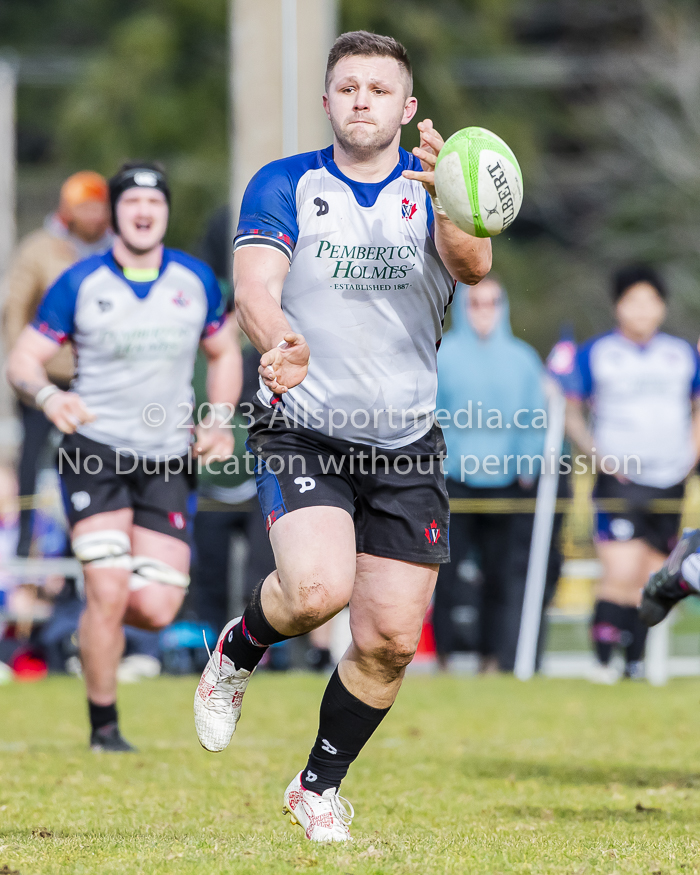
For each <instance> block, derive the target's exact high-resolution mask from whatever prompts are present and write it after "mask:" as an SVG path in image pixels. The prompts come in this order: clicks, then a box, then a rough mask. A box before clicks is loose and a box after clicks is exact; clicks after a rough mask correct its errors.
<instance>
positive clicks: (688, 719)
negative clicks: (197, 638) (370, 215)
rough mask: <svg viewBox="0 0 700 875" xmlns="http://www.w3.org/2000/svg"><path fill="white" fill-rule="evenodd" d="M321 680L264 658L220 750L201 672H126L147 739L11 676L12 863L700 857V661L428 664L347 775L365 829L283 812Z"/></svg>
mask: <svg viewBox="0 0 700 875" xmlns="http://www.w3.org/2000/svg"><path fill="white" fill-rule="evenodd" d="M323 684H324V682H323V680H322V679H320V678H317V677H311V676H303V675H288V676H279V675H278V676H275V675H263V674H261V675H260V676H259V677H256V678H255V680H254V682H253V684H252V686H251V688H250V691H249V692H248V695H247V696H246V703H245V709H244V715H243V720H242V722H241V725H240V727H239V730H238V733H237V734H236V737H235V739H234V741H233V742H232V744H231V746H230V748H229V749H228V750H227V751H225V752H224V753H222V754H218V755H213V754H207V753H206V752H204V751H203V750H202V749H201V748H200V747H199V745H198V743H197V740H196V736H195V733H194V727H193V723H192V713H191V700H192V696H193V693H194V685H195V680H194V679H193V678H186V679H174V678H161V679H158V680H155V681H151V682H146V683H142V684H141V685H139V686H134V687H124V688H122V691H121V714H122V724H123V729H124V732H125V735H127V737H128V738H129V739H130V740H131V741H132V742H133V743H134V744H137V745H138V746H139V748H140V753H138V754H136V755H132V756H124V755H121V756H119V755H117V756H114V755H112V756H109V755H95V754H91V753H89V752H88V751H87V750H86V734H87V726H86V720H85V713H84V712H85V706H84V702H83V698H82V689H81V686H80V683H79V682H77V681H75V680H72V679H69V678H54V679H50V680H48V681H46V682H43V683H41V684H37V685H31V686H20V685H11V686H5V687H0V873H1V872H3V871H5V870H4V867H5V866H6V867H7V869H8V870H9V871H15V870H16V871H19V872H20V873H21V875H39V873H40V875H53V873H70V875H77V873H99V875H108V873H120V875H124V873H149V875H150V873H167V875H181V873H188V875H189V873H197V875H216V873H224V872H226V873H236V875H239V873H253V872H255V873H265V875H268V873H270V875H275V873H282V872H284V873H287V872H290V873H291V872H308V873H314V875H315V873H319V875H320V873H334V875H335V873H340V875H348V873H352V875H370V873H372V875H374V873H382V875H383V873H396V875H408V873H416V875H418V873H420V875H425V873H460V875H461V873H482V872H483V873H510V872H523V873H569V875H584V873H611V875H612V873H627V872H635V873H663V875H666V873H684V875H688V873H691V872H698V871H699V869H700V681H698V680H684V681H675V682H673V683H672V684H670V685H669V686H668V687H666V688H664V689H652V688H650V687H648V686H647V685H645V684H631V683H626V684H621V685H619V686H617V687H613V688H607V687H594V686H592V685H589V684H587V683H585V682H583V681H580V682H579V681H555V680H545V679H537V680H535V681H533V682H531V683H529V684H521V683H519V682H518V681H515V680H513V679H512V678H501V677H495V678H494V677H487V678H462V677H440V678H433V677H426V676H414V677H411V678H409V679H408V681H407V682H406V684H405V686H404V689H403V690H402V693H401V696H400V697H399V701H398V702H397V704H396V706H395V707H394V709H393V710H392V711H391V712H390V714H389V716H388V717H387V719H386V720H385V722H384V724H383V725H382V727H381V728H380V730H379V731H378V732H377V734H376V735H375V737H374V738H373V739H372V740H371V741H370V743H369V745H368V746H367V748H366V749H365V751H364V753H363V755H362V757H361V759H360V760H358V762H357V763H356V764H355V766H354V767H353V769H352V771H351V773H350V775H349V776H348V778H347V780H346V782H345V783H344V785H343V792H344V794H345V795H346V796H347V797H348V798H349V799H350V800H351V801H352V802H353V804H354V806H355V809H356V812H357V814H356V818H355V822H354V825H353V835H354V838H355V841H354V842H353V843H352V845H335V846H332V847H326V846H312V845H311V844H310V843H308V842H307V841H306V840H305V839H304V837H303V833H302V832H301V830H300V829H299V828H298V827H291V826H290V825H289V822H288V819H285V818H283V817H282V815H281V805H282V793H283V791H284V788H285V786H286V784H287V782H288V781H289V780H290V779H291V778H292V777H293V775H294V774H295V772H296V771H297V770H298V769H300V768H301V767H302V766H303V765H304V763H305V761H306V754H307V752H308V747H309V745H310V743H311V741H312V739H313V737H314V735H315V731H316V714H317V709H318V703H319V700H320V696H321V692H322V689H323Z"/></svg>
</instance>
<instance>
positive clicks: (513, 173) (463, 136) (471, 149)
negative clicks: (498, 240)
mask: <svg viewBox="0 0 700 875" xmlns="http://www.w3.org/2000/svg"><path fill="white" fill-rule="evenodd" d="M435 189H436V191H437V196H438V200H439V201H440V204H441V205H442V207H443V209H444V210H445V212H446V213H447V215H448V217H449V218H450V221H452V222H453V223H454V224H455V225H456V226H457V227H458V228H461V229H462V231H466V232H467V234H471V235H472V236H473V237H495V236H496V235H497V234H500V233H501V232H502V231H505V230H506V228H507V227H508V226H509V225H510V224H511V223H512V222H513V220H514V219H515V217H516V216H517V215H518V212H519V211H520V206H521V204H522V202H523V175H522V173H521V172H520V166H519V164H518V161H517V159H516V157H515V155H514V154H513V152H512V150H511V148H510V147H509V146H508V145H507V144H506V143H504V142H503V140H502V139H501V138H500V137H497V136H496V134H493V133H491V131H487V130H486V129H485V128H476V127H471V128H463V129H462V130H461V131H457V133H456V134H452V136H451V137H450V138H449V140H448V141H447V142H446V143H445V145H444V146H443V147H442V149H441V150H440V154H439V155H438V158H437V161H436V163H435Z"/></svg>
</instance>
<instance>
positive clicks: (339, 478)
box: [255, 433, 357, 610]
mask: <svg viewBox="0 0 700 875" xmlns="http://www.w3.org/2000/svg"><path fill="white" fill-rule="evenodd" d="M266 450H269V453H268V455H266V457H265V460H264V461H260V462H259V464H258V466H257V467H256V472H255V479H256V484H257V488H258V498H259V500H260V508H261V510H262V515H263V519H264V520H265V524H266V527H267V530H268V532H269V536H270V544H271V546H272V550H273V553H274V556H275V564H276V568H277V575H278V577H279V584H280V586H281V588H282V590H283V592H284V593H285V595H286V596H288V597H289V598H290V600H291V601H292V602H295V601H296V600H297V596H298V599H299V601H300V602H302V603H303V602H305V601H307V600H311V601H313V602H318V603H320V604H318V607H319V608H322V607H324V606H325V603H326V602H327V597H328V598H330V599H331V601H332V602H333V603H334V604H335V608H334V609H336V610H340V608H342V607H343V605H344V604H346V603H347V601H348V599H349V598H350V593H351V592H352V585H353V581H354V579H355V554H356V552H357V548H356V534H355V525H354V521H353V514H354V494H353V489H352V485H351V483H350V481H349V478H348V477H347V476H346V475H345V474H344V472H343V471H342V470H341V471H340V473H329V471H331V470H333V468H332V467H330V462H331V460H332V456H331V451H330V450H329V449H328V448H327V447H325V445H324V444H323V443H321V442H320V441H319V442H318V443H317V444H313V445H311V444H310V443H309V441H308V439H307V440H304V441H302V440H300V439H299V438H298V436H296V435H294V434H293V433H292V434H289V433H286V434H283V435H279V436H274V440H273V441H271V443H270V446H269V447H266ZM335 461H338V460H337V459H336V460H335ZM324 469H325V470H324ZM341 469H342V463H341ZM336 603H337V604H336Z"/></svg>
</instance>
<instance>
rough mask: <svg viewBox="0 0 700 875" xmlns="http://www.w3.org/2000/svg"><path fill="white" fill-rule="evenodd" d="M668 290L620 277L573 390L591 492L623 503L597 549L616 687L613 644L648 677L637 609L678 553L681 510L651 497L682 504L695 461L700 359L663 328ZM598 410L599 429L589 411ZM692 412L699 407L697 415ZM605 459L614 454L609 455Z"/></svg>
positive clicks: (608, 675) (595, 631)
mask: <svg viewBox="0 0 700 875" xmlns="http://www.w3.org/2000/svg"><path fill="white" fill-rule="evenodd" d="M666 296H667V293H666V286H665V284H664V283H663V281H662V279H661V277H660V276H659V275H658V274H657V272H656V271H655V270H653V269H652V268H650V267H648V266H646V265H631V266H628V267H625V268H623V269H621V270H620V271H618V273H617V274H616V275H615V276H614V277H613V282H612V297H613V303H614V305H615V321H616V323H617V328H616V329H615V330H614V331H610V332H608V333H606V334H603V335H601V336H600V337H595V338H593V339H592V340H589V341H588V342H587V343H585V344H583V345H582V346H581V348H580V349H579V351H578V355H577V361H576V365H577V371H578V383H579V385H578V391H577V392H576V393H570V397H569V400H568V407H567V429H568V433H569V435H570V437H571V438H572V439H573V440H574V441H575V443H576V444H577V445H578V446H579V447H580V448H581V449H582V450H583V451H584V452H585V453H586V454H588V455H591V456H592V455H596V456H597V458H598V460H599V466H598V475H597V478H596V483H595V487H594V490H593V497H594V501H595V500H601V499H603V500H605V499H607V500H612V501H613V502H614V501H618V503H619V502H622V503H623V504H625V505H626V507H622V508H619V509H617V508H610V507H605V506H604V504H602V505H599V506H598V512H597V514H596V548H597V552H598V556H599V557H600V561H601V564H602V566H603V570H602V575H601V578H600V581H599V583H598V591H597V594H596V603H595V608H594V612H593V618H592V622H591V634H592V638H593V644H594V647H595V651H596V655H597V658H598V664H597V666H596V670H595V671H594V674H593V675H592V679H593V680H595V681H598V682H601V683H614V682H615V681H616V680H617V679H618V674H617V672H616V671H615V669H614V667H613V666H612V665H611V664H610V658H611V655H612V652H613V650H614V648H615V647H620V648H621V649H622V650H623V651H624V655H625V674H626V675H627V676H628V677H632V678H635V677H641V676H642V673H643V664H642V658H643V655H644V644H645V640H646V631H647V627H646V625H645V623H643V622H642V620H641V619H640V616H639V612H638V606H639V602H640V596H641V590H642V587H643V586H644V584H645V583H646V582H647V580H648V578H649V575H650V574H652V573H654V572H657V571H658V570H659V569H660V568H661V566H662V564H663V562H664V560H665V558H666V557H667V556H668V555H669V553H670V552H671V550H673V548H674V546H675V544H676V541H677V537H678V529H679V526H680V522H681V515H680V509H679V510H678V511H676V512H673V513H654V512H653V507H652V506H651V502H653V501H655V500H658V499H662V500H663V499H666V500H668V499H673V500H675V501H676V502H678V505H679V508H680V502H681V500H682V498H683V494H684V491H685V478H686V477H687V476H688V474H689V473H690V471H691V470H692V468H693V467H694V465H695V463H696V461H697V457H698V436H699V435H700V415H699V413H698V409H697V398H698V394H700V359H699V357H698V352H697V350H696V349H695V348H694V347H693V346H691V345H690V344H689V343H688V342H687V341H685V340H683V339H682V338H680V337H673V336H672V335H670V334H665V333H663V332H661V331H659V329H660V327H661V325H662V324H663V322H664V320H665V318H666ZM584 405H587V406H588V407H589V408H590V410H591V412H592V427H591V428H589V427H588V425H587V424H586V421H585V419H584V416H583V411H584ZM694 410H695V413H694V412H693V411H694ZM606 457H607V458H606Z"/></svg>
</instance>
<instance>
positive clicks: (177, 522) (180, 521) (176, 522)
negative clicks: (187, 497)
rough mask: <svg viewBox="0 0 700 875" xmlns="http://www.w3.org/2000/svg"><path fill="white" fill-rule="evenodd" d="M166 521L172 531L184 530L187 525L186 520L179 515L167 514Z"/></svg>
mask: <svg viewBox="0 0 700 875" xmlns="http://www.w3.org/2000/svg"><path fill="white" fill-rule="evenodd" d="M168 521H169V522H170V525H171V526H172V527H173V528H174V529H184V528H185V526H186V525H187V520H186V519H185V517H184V516H183V515H182V514H181V513H169V514H168Z"/></svg>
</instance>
